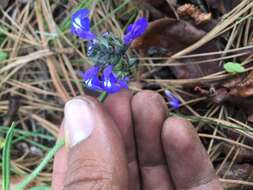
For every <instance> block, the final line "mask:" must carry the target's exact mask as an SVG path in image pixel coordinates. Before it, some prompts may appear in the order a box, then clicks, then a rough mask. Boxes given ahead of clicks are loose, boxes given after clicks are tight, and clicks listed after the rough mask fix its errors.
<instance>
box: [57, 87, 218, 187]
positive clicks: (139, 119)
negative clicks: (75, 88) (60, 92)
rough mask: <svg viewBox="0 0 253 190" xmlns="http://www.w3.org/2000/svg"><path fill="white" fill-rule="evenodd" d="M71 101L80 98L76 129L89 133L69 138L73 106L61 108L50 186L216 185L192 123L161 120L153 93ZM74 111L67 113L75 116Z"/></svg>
mask: <svg viewBox="0 0 253 190" xmlns="http://www.w3.org/2000/svg"><path fill="white" fill-rule="evenodd" d="M76 100H78V101H84V102H86V104H84V105H86V106H87V107H86V108H80V109H85V113H86V114H84V115H86V116H84V117H86V118H87V119H86V120H85V122H84V124H83V128H81V130H82V129H85V130H86V129H89V130H87V131H88V132H87V133H88V134H89V135H88V136H87V137H86V136H85V137H84V139H80V134H79V136H78V140H76V139H75V138H76V136H75V135H73V133H76V131H78V130H80V129H76V128H77V127H76V126H77V125H79V123H78V122H77V124H76V125H75V124H72V123H71V122H66V120H69V118H71V117H72V116H71V114H70V112H67V111H66V110H67V109H69V108H67V107H68V106H70V105H73V104H71V103H70V104H68V106H65V118H64V122H63V124H62V126H61V130H60V134H59V138H64V136H65V138H66V141H67V145H66V146H65V147H64V148H62V149H61V150H60V151H59V152H58V153H57V154H56V156H55V159H54V169H53V183H52V187H53V190H62V189H64V190H221V189H222V186H221V184H220V182H219V181H218V178H217V176H216V175H215V171H214V169H213V166H212V164H211V162H210V160H209V157H208V155H207V153H206V151H205V148H204V147H203V145H202V144H201V141H200V139H199V137H198V135H197V133H196V131H195V129H194V127H193V126H192V124H191V123H190V122H188V121H186V120H184V119H182V118H179V117H169V118H167V112H168V111H167V106H166V103H165V101H164V100H163V98H162V97H161V96H160V95H159V94H157V93H155V92H152V91H142V92H139V93H137V94H136V95H134V96H132V95H131V93H130V92H128V91H121V92H119V93H117V94H113V95H110V96H108V97H107V99H106V100H105V102H104V103H103V104H101V103H99V102H98V101H97V100H96V99H95V98H92V97H89V96H85V97H77V98H75V99H74V101H73V100H71V101H72V102H78V101H76ZM71 101H70V102H71ZM77 106H79V105H77ZM76 109H79V108H76ZM79 113H80V112H75V116H73V117H74V118H77V120H78V119H80V118H81V117H82V115H80V117H78V115H76V114H79ZM87 115H88V116H89V117H88V116H87ZM82 119H83V118H81V120H82ZM64 131H65V134H64ZM67 131H68V132H67ZM77 135H78V134H77Z"/></svg>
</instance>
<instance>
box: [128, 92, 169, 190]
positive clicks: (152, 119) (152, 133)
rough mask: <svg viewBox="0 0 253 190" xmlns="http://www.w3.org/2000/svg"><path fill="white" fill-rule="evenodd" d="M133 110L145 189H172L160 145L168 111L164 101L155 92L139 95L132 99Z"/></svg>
mask: <svg viewBox="0 0 253 190" xmlns="http://www.w3.org/2000/svg"><path fill="white" fill-rule="evenodd" d="M132 109H133V117H134V123H135V135H136V141H137V152H138V158H139V164H140V169H141V175H142V186H143V189H144V190H149V189H150V190H153V189H161V190H170V189H173V185H172V183H171V179H170V175H169V171H168V168H167V165H166V159H165V156H164V153H163V148H162V143H161V129H162V125H163V122H164V120H165V118H166V112H167V108H166V104H165V102H164V100H163V98H162V97H161V96H160V95H159V94H157V93H154V92H152V91H143V92H140V93H138V94H137V95H135V96H134V97H133V100H132Z"/></svg>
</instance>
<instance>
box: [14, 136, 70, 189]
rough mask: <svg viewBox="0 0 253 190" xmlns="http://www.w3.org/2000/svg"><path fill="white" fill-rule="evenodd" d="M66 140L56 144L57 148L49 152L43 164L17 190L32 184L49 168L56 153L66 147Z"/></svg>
mask: <svg viewBox="0 0 253 190" xmlns="http://www.w3.org/2000/svg"><path fill="white" fill-rule="evenodd" d="M64 143H65V142H64V140H63V139H61V140H59V141H57V142H56V144H55V146H54V147H53V148H52V149H51V150H50V151H49V152H48V154H47V155H46V156H45V158H44V159H43V160H42V162H41V163H40V164H39V165H38V167H37V168H36V169H35V170H33V172H32V173H31V174H29V175H28V176H26V177H25V179H24V180H23V181H21V182H20V183H19V184H18V185H17V186H16V190H23V189H25V188H26V186H27V185H28V184H29V183H31V182H32V181H33V180H34V179H35V178H36V177H37V176H38V175H39V174H40V172H41V171H42V170H43V169H44V168H45V167H46V166H47V164H48V163H49V161H51V159H52V158H53V157H54V155H55V153H56V152H57V151H58V150H60V149H61V148H62V147H63V146H64Z"/></svg>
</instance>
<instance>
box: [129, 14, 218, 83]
mask: <svg viewBox="0 0 253 190" xmlns="http://www.w3.org/2000/svg"><path fill="white" fill-rule="evenodd" d="M205 34H206V32H205V31H203V30H200V29H198V28H196V27H195V26H193V25H191V24H190V23H189V22H186V21H182V20H180V21H178V20H176V19H173V18H162V19H158V20H156V21H153V22H151V23H150V24H149V28H148V29H147V31H146V32H145V34H144V35H143V36H141V37H140V38H138V39H136V40H135V41H134V42H133V43H132V46H131V47H132V48H135V49H137V50H139V51H140V52H141V54H143V55H148V52H149V50H150V49H152V50H154V49H157V52H159V53H158V56H166V57H168V56H171V55H173V54H175V53H177V52H179V51H181V50H183V49H185V48H186V47H188V46H190V45H192V44H193V43H195V42H197V41H198V40H199V39H201V38H202V37H203V36H204V35H205ZM160 50H163V51H164V50H165V51H166V53H163V52H161V51H160ZM218 50H219V44H218V43H217V42H216V41H211V42H209V43H207V44H205V45H204V46H202V47H201V48H199V49H198V50H196V51H194V52H193V53H204V52H205V53H207V52H214V51H218ZM211 58H218V57H217V56H216V57H215V56H205V57H202V58H198V59H197V58H194V59H180V62H181V63H184V64H185V66H176V67H170V68H171V70H172V71H173V73H174V74H175V76H176V77H177V78H197V77H201V76H206V75H209V74H212V73H215V72H217V71H220V70H221V68H220V67H219V64H218V62H208V63H205V64H194V65H193V64H191V63H192V62H193V61H204V60H207V59H211Z"/></svg>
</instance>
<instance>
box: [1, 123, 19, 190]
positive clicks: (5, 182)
mask: <svg viewBox="0 0 253 190" xmlns="http://www.w3.org/2000/svg"><path fill="white" fill-rule="evenodd" d="M15 126H16V124H15V123H12V125H11V127H10V128H9V130H8V132H7V135H6V138H5V144H4V148H3V154H2V160H3V166H2V167H3V169H2V178H3V179H2V189H3V190H9V189H10V170H11V162H10V160H11V158H10V150H11V144H12V137H13V134H14V128H15Z"/></svg>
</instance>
